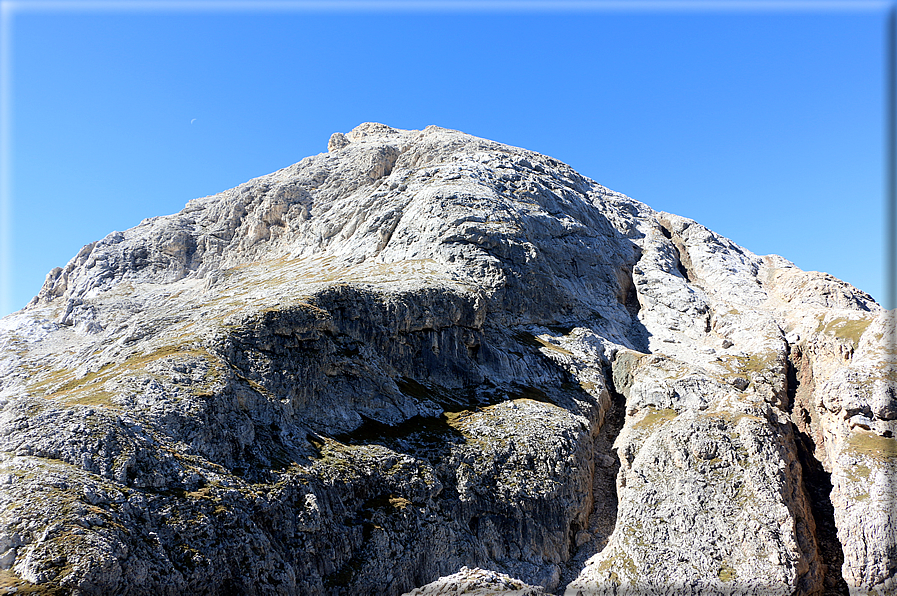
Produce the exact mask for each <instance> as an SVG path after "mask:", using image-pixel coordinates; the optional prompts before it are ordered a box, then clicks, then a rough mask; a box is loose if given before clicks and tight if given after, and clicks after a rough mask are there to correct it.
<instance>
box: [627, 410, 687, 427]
mask: <svg viewBox="0 0 897 596" xmlns="http://www.w3.org/2000/svg"><path fill="white" fill-rule="evenodd" d="M678 415H679V413H678V412H677V411H676V410H674V409H672V408H664V409H662V410H661V409H658V408H653V407H652V408H649V409H648V413H647V414H645V417H644V418H642V419H640V420H638V421H637V422H636V423H635V424H633V428H637V429H644V428H653V427H655V426H657V425H658V424H661V423H663V422H667V421H669V420H672V419H673V418H675V417H676V416H678Z"/></svg>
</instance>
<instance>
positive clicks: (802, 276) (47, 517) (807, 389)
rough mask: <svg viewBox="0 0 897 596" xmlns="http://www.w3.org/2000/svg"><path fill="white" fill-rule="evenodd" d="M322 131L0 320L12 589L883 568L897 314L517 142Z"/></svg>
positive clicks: (628, 587) (778, 579) (480, 581)
mask: <svg viewBox="0 0 897 596" xmlns="http://www.w3.org/2000/svg"><path fill="white" fill-rule="evenodd" d="M328 149H329V150H328V152H327V153H323V154H320V155H317V156H313V157H308V158H306V159H303V160H302V161H301V162H299V163H297V164H295V165H293V166H290V167H288V168H285V169H283V170H280V171H278V172H275V173H273V174H270V175H268V176H263V177H261V178H257V179H255V180H251V181H249V182H247V183H245V184H243V185H241V186H238V187H237V188H234V189H232V190H228V191H225V192H223V193H221V194H219V195H215V196H211V197H205V198H202V199H197V200H194V201H191V202H190V203H188V204H187V206H186V208H185V209H184V210H183V211H181V212H180V213H177V214H175V215H170V216H165V217H156V218H151V219H148V220H145V221H144V222H142V223H141V224H140V225H139V226H137V227H136V228H133V229H131V230H127V231H125V232H113V233H112V234H110V235H109V236H107V237H106V238H104V239H102V240H100V241H99V242H95V243H92V244H89V245H88V246H85V247H84V248H83V249H82V250H81V252H80V253H79V254H78V255H77V256H76V257H75V258H74V259H72V261H70V262H69V263H68V265H66V266H65V268H61V269H55V270H53V271H51V272H50V274H49V275H48V276H47V280H46V282H45V283H44V286H43V288H42V289H41V291H40V293H39V295H38V296H37V297H35V299H34V300H33V301H32V302H31V303H30V304H29V305H28V306H27V307H26V308H25V309H24V310H22V311H20V312H19V313H15V314H13V315H10V316H8V317H6V318H4V319H3V320H2V321H0V345H2V355H0V358H2V360H0V407H2V410H0V486H2V491H0V568H2V571H0V585H3V586H16V587H20V588H23V589H38V590H43V591H47V592H58V593H78V594H154V595H158V594H172V595H174V594H185V593H195V594H210V595H211V594H234V593H239V594H402V593H404V592H407V591H410V590H412V589H414V588H416V587H418V586H423V587H421V588H419V589H418V590H417V591H416V592H415V593H416V594H418V593H419V594H430V593H432V594H436V593H440V594H451V593H460V592H461V591H462V590H463V589H480V590H493V591H508V592H510V593H520V594H537V593H543V592H554V593H561V592H564V591H566V593H567V594H570V595H578V594H582V595H586V594H588V595H591V594H604V593H606V594H622V593H631V594H667V593H693V594H697V593H700V594H842V593H847V592H848V590H849V591H851V592H852V593H856V594H863V593H870V594H885V593H892V592H893V591H894V590H895V589H897V580H895V574H897V554H895V551H897V537H895V529H894V528H895V504H894V498H893V497H892V496H891V491H890V489H891V482H892V480H893V477H894V474H895V468H897V440H895V438H894V432H895V430H897V422H895V419H897V397H895V384H897V376H895V367H894V360H895V355H897V354H895V348H894V324H893V313H890V314H889V313H887V312H886V311H884V310H883V309H882V308H881V307H879V306H878V305H877V304H875V302H874V301H873V300H872V299H871V297H869V296H868V295H867V294H865V293H863V292H861V291H859V290H857V289H855V288H853V287H851V286H849V285H848V284H846V283H844V282H841V281H839V280H837V279H835V278H833V277H831V276H829V275H826V274H821V273H814V272H804V271H801V270H799V269H797V268H796V267H794V266H793V265H792V264H791V263H790V262H788V261H786V260H785V259H783V258H781V257H778V256H765V257H761V256H757V255H754V254H752V253H750V252H749V251H747V250H745V249H743V248H741V247H739V246H737V245H736V244H734V243H733V242H731V241H730V240H728V239H726V238H723V237H721V236H719V235H717V234H715V233H713V232H711V231H710V230H707V229H706V228H704V227H703V226H701V225H700V224H698V223H696V222H694V221H691V220H688V219H684V218H681V217H678V216H675V215H671V214H667V213H659V212H655V211H653V210H652V209H650V208H649V207H647V206H646V205H644V204H642V203H639V202H637V201H634V200H632V199H629V198H628V197H625V196H623V195H620V194H618V193H615V192H612V191H610V190H608V189H606V188H604V187H602V186H600V185H599V184H596V183H595V182H593V181H591V180H589V179H587V178H584V177H582V176H580V175H579V174H577V173H576V172H574V171H573V170H572V169H570V168H569V167H568V166H566V165H564V164H562V163H560V162H558V161H556V160H553V159H551V158H548V157H545V156H542V155H539V154H536V153H533V152H529V151H525V150H522V149H517V148H513V147H508V146H506V145H501V144H498V143H494V142H491V141H486V140H483V139H478V138H475V137H471V136H469V135H465V134H462V133H459V132H455V131H450V130H445V129H441V128H437V127H432V126H431V127H427V128H426V129H424V130H423V131H403V130H396V129H392V128H389V127H387V126H384V125H380V124H372V123H368V124H362V125H361V126H359V127H357V128H356V129H354V130H353V131H351V132H350V133H348V134H346V135H342V134H340V133H337V134H334V135H333V137H332V138H331V139H330V143H329V146H328ZM466 567H480V568H483V569H488V570H489V571H482V570H476V569H474V570H471V569H467V568H466ZM462 568H463V569H462ZM459 570H460V571H459ZM440 577H441V578H442V579H439V578H440ZM425 584H428V585H426V586H425ZM515 591H516V592H515Z"/></svg>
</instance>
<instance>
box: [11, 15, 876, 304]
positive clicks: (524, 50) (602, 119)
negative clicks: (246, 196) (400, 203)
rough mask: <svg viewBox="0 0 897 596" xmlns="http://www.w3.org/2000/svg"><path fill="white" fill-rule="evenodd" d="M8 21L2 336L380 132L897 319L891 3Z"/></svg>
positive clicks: (20, 17)
mask: <svg viewBox="0 0 897 596" xmlns="http://www.w3.org/2000/svg"><path fill="white" fill-rule="evenodd" d="M4 4H5V6H4V8H5V12H4V19H5V21H6V22H5V27H6V28H5V30H4V31H5V33H6V35H5V40H4V48H3V49H4V50H6V52H5V54H4V59H3V65H4V67H5V73H4V76H5V77H6V78H5V82H6V86H7V94H6V99H7V100H8V101H7V103H6V105H5V110H6V112H5V114H6V123H7V130H6V131H5V132H6V138H5V149H6V155H5V158H6V161H5V163H6V164H7V166H8V170H7V174H8V176H7V180H6V190H7V195H6V199H7V202H6V208H5V213H6V219H5V223H4V226H3V230H4V239H3V245H4V246H5V247H6V248H7V250H6V258H5V263H6V268H5V273H4V274H3V275H2V276H0V277H2V278H3V281H4V283H3V287H2V288H0V307H2V308H0V315H5V314H7V313H8V312H11V311H14V310H17V309H19V308H21V307H22V306H24V305H25V304H26V303H27V302H28V300H29V299H30V298H31V297H32V296H33V295H34V294H36V293H37V291H38V290H39V289H40V285H41V283H42V282H43V279H44V276H45V275H46V273H47V272H48V271H49V270H50V269H51V268H53V267H55V266H63V265H65V263H66V262H67V261H68V260H69V259H70V258H71V257H73V256H74V255H75V254H76V253H77V251H78V250H79V249H80V248H81V246H83V245H84V244H87V243H89V242H91V241H93V240H97V239H100V238H102V237H103V236H105V235H106V234H108V233H109V232H111V231H113V230H123V229H126V228H129V227H132V226H135V225H137V224H138V223H139V222H140V221H141V220H142V219H143V218H145V217H150V216H155V215H164V214H168V213H174V212H176V211H179V210H180V209H181V208H182V207H183V206H184V204H185V203H186V202H187V201H189V200H190V199H192V198H195V197H200V196H205V195H209V194H214V193H217V192H220V191H222V190H225V189H227V188H230V187H233V186H235V185H237V184H239V183H241V182H244V181H246V180H248V179H249V178H253V177H256V176H260V175H262V174H266V173H268V172H271V171H274V170H276V169H278V168H282V167H284V166H287V165H290V164H292V163H295V162H297V161H299V160H300V159H302V158H303V157H305V156H307V155H312V154H316V153H320V152H322V151H325V150H326V145H327V140H328V138H329V136H330V134H331V133H333V132H335V131H343V132H345V131H348V130H350V129H351V128H353V127H354V126H356V125H358V124H359V123H361V122H366V121H377V122H383V123H386V124H389V125H390V126H394V127H398V128H417V129H420V128H423V127H425V126H427V125H429V124H437V125H439V126H443V127H447V128H454V129H459V130H463V131H465V132H468V133H471V134H474V135H477V136H481V137H486V138H489V139H493V140H496V141H500V142H504V143H508V144H511V145H516V146H521V147H526V148H528V149H532V150H535V151H539V152H542V153H545V154H548V155H551V156H553V157H556V158H558V159H560V160H562V161H564V162H566V163H568V164H570V165H572V166H573V167H574V168H576V169H577V170H578V171H580V172H581V173H583V174H585V175H587V176H589V177H591V178H593V179H595V180H596V181H598V182H600V183H601V184H604V185H605V186H608V187H609V188H612V189H614V190H617V191H620V192H623V193H625V194H627V195H629V196H631V197H633V198H635V199H638V200H640V201H643V202H645V203H647V204H648V205H650V206H652V207H654V208H655V209H659V210H665V211H670V212H673V213H677V214H680V215H684V216H687V217H691V218H693V219H695V220H697V221H699V222H700V223H702V224H704V225H706V226H707V227H709V228H711V229H712V230H714V231H717V232H719V233H721V234H723V235H725V236H727V237H729V238H732V239H733V240H734V241H735V242H737V243H739V244H741V245H742V246H745V247H746V248H748V249H749V250H751V251H753V252H755V253H758V254H767V253H777V254H781V255H783V256H785V257H786V258H788V259H790V260H792V261H794V262H795V264H797V265H798V266H799V267H801V268H802V269H807V270H819V271H827V272H829V273H832V274H833V275H835V276H837V277H840V278H842V279H844V280H846V281H848V282H850V283H852V284H854V285H856V286H858V287H860V288H861V289H863V290H866V291H867V292H869V293H871V294H872V295H873V297H875V298H876V299H877V300H878V301H879V302H882V301H883V299H884V288H885V284H884V281H883V278H884V258H883V257H884V254H883V250H884V242H883V239H884V234H885V230H884V224H883V217H884V204H883V197H884V181H885V172H884V164H885V160H884V147H885V138H884V118H885V112H884V109H885V90H884V78H885V66H884V39H885V36H884V32H885V16H886V10H887V7H888V4H887V3H877V4H875V3H862V2H859V3H853V4H847V3H838V4H836V5H831V4H826V3H820V2H812V3H809V4H801V3H799V2H798V3H794V2H792V3H791V4H790V5H784V4H782V3H778V4H776V3H772V4H757V3H739V4H738V6H739V7H741V8H738V9H733V8H732V6H731V5H730V6H729V7H728V8H727V7H725V3H723V4H720V3H715V4H709V5H708V6H709V8H707V9H704V8H701V5H697V7H696V4H695V3H681V2H679V3H671V4H666V5H665V4H664V3H662V2H655V3H651V4H645V3H641V4H639V3H636V4H634V5H632V4H630V5H628V6H629V8H626V7H624V8H622V9H621V8H620V6H621V5H620V4H619V3H617V4H607V3H604V4H602V3H587V2H586V3H576V4H570V5H568V6H567V8H563V9H560V8H550V7H548V5H544V4H542V5H540V8H532V7H529V8H527V5H525V4H521V3H512V4H501V3H492V4H490V5H489V8H488V9H482V8H480V9H471V8H457V9H451V8H449V9H442V10H434V9H428V8H427V6H428V5H426V4H422V3H417V4H411V5H409V6H410V8H402V7H399V8H396V7H395V6H396V5H395V4H393V5H391V6H392V8H388V7H387V6H386V5H383V4H374V5H371V6H372V8H371V9H365V8H364V5H363V3H355V4H354V5H353V7H352V8H348V9H344V10H329V11H328V9H326V8H321V5H312V4H307V3H306V4H290V3H285V4H280V5H279V6H280V8H277V9H275V8H276V7H274V5H272V4H267V5H266V6H267V9H253V8H251V7H247V6H246V5H245V4H240V5H227V4H222V3H211V4H210V5H209V6H211V7H214V8H209V9H207V10H205V9H203V7H204V6H205V5H203V4H201V3H194V4H193V5H192V6H193V7H199V8H198V9H197V10H186V9H185V7H186V6H187V5H185V4H183V3H181V5H178V4H177V3H174V4H167V5H163V6H166V7H167V8H164V9H157V8H156V9H154V8H153V7H152V3H143V4H140V5H135V4H131V5H130V7H129V8H130V10H121V9H117V10H111V9H110V10H97V9H95V8H93V9H90V8H89V7H88V5H86V4H84V3H71V4H66V3H56V4H55V5H44V4H41V3H40V2H32V3H29V2H18V3H9V2H6V3H4ZM125 4H128V3H126V2H120V3H118V4H117V5H115V6H122V5H125ZM95 6H96V5H94V7H95ZM147 6H149V8H147ZM235 6H238V7H239V10H237V9H234V7H235ZM359 6H361V8H359ZM443 6H444V4H443ZM789 6H790V8H789ZM191 122H192V124H191Z"/></svg>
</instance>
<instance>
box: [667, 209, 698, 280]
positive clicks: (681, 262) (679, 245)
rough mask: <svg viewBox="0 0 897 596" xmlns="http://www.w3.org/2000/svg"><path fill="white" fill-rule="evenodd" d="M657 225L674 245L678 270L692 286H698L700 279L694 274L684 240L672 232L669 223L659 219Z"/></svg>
mask: <svg viewBox="0 0 897 596" xmlns="http://www.w3.org/2000/svg"><path fill="white" fill-rule="evenodd" d="M657 223H658V224H660V231H661V232H662V233H663V235H664V237H665V238H666V239H667V240H669V241H670V242H672V244H673V253H674V254H675V255H676V269H677V270H678V271H679V273H681V274H682V277H684V278H685V281H687V282H688V283H690V284H697V279H698V278H697V276H696V275H695V273H694V268H693V267H692V264H691V257H689V255H688V248H686V246H685V243H684V242H682V239H681V238H680V237H679V236H678V235H677V234H674V233H673V232H672V230H671V229H670V225H669V223H668V222H666V221H664V220H663V219H659V220H657Z"/></svg>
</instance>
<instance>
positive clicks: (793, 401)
mask: <svg viewBox="0 0 897 596" xmlns="http://www.w3.org/2000/svg"><path fill="white" fill-rule="evenodd" d="M795 358H797V365H795ZM801 358H802V354H801V352H800V350H799V349H798V348H797V346H793V347H792V349H791V350H790V353H789V357H788V360H787V373H786V374H787V380H788V404H787V407H788V409H789V411H790V413H791V417H792V423H791V427H792V431H793V433H794V443H795V447H796V448H797V456H798V461H799V462H800V466H801V475H802V478H803V489H804V493H805V494H806V496H807V500H808V501H809V503H810V513H811V514H812V516H813V520H814V522H815V526H816V543H817V548H818V549H819V559H820V561H821V562H822V573H823V590H824V591H823V592H822V594H824V595H825V596H845V595H847V594H849V589H848V586H847V582H845V581H844V578H843V577H842V575H841V566H842V564H843V563H844V550H843V548H842V546H841V541H840V540H839V539H838V529H837V527H836V526H835V508H834V505H832V500H831V492H832V489H833V486H832V478H831V476H832V475H831V473H829V472H826V471H825V468H824V467H823V466H822V462H820V461H819V460H818V459H817V458H816V454H817V453H822V452H824V450H817V445H816V441H814V440H813V437H812V435H813V434H814V429H813V426H815V425H814V423H813V420H812V417H811V414H810V412H811V411H812V406H811V405H810V404H809V403H807V400H808V395H807V390H806V389H804V390H801V379H806V380H808V381H809V382H810V383H812V378H811V377H810V378H807V377H808V375H809V371H802V368H804V367H807V368H809V367H808V365H807V364H805V363H803V362H802V360H801ZM819 436H820V439H821V435H819Z"/></svg>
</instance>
